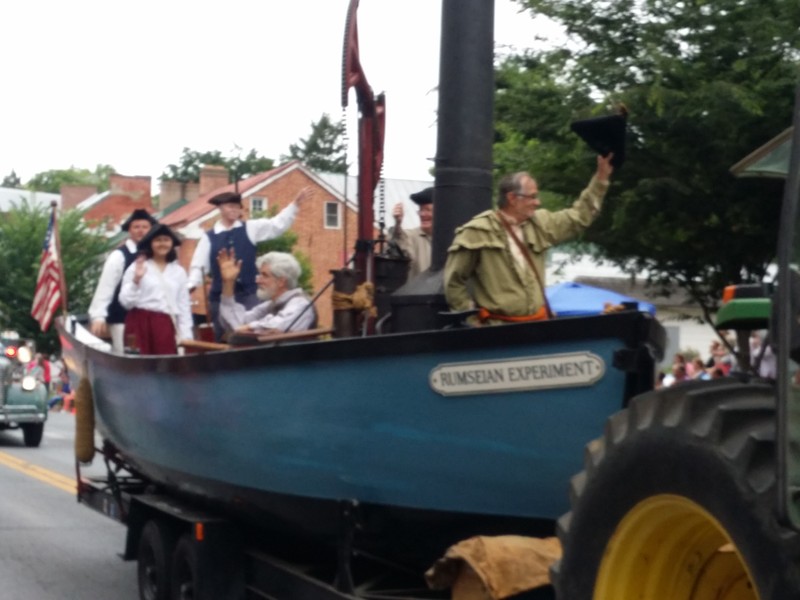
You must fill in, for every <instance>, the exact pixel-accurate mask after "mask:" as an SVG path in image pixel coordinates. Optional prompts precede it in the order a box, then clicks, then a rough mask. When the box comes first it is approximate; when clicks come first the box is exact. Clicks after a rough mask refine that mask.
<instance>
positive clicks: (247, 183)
mask: <svg viewBox="0 0 800 600" xmlns="http://www.w3.org/2000/svg"><path fill="white" fill-rule="evenodd" d="M297 169H300V170H302V171H303V173H304V174H305V175H306V176H308V177H309V178H310V179H311V180H313V181H314V182H316V183H317V184H318V185H319V186H320V187H322V188H323V189H325V190H327V191H328V193H330V194H331V196H333V197H334V198H335V199H337V200H339V201H340V202H345V196H346V205H347V206H348V207H349V208H350V209H351V210H353V211H358V177H357V176H354V175H351V176H348V177H345V176H344V175H343V174H340V173H316V172H314V171H312V170H310V169H309V168H308V167H306V166H305V165H303V164H302V163H301V162H299V161H296V160H294V161H291V162H288V163H286V164H284V165H281V166H279V167H276V168H274V169H271V170H269V171H265V172H263V173H258V174H257V175H253V176H252V177H248V178H247V179H243V180H241V181H240V182H239V184H238V192H239V193H240V194H241V195H242V196H244V197H245V198H247V197H249V196H252V195H254V194H255V193H257V192H258V190H260V189H261V188H263V187H264V186H266V185H268V184H269V183H271V182H273V181H275V180H276V179H278V178H279V177H283V176H284V175H287V174H288V173H290V172H292V171H294V170H297ZM431 185H433V183H432V182H431V181H414V180H405V179H386V180H382V181H381V182H380V183H379V184H378V187H377V189H376V190H375V216H376V220H377V219H378V218H379V209H380V205H381V198H383V202H384V210H385V215H386V220H387V225H391V223H388V219H389V215H391V211H392V207H393V206H394V204H395V203H397V202H403V204H404V206H405V207H406V209H405V219H404V226H405V227H406V228H411V227H417V226H418V225H419V217H418V216H417V208H418V207H417V205H416V204H414V203H413V202H412V201H411V200H410V199H409V196H410V195H411V194H412V193H414V192H418V191H420V190H422V189H424V188H426V187H428V186H431ZM232 191H234V185H233V184H228V185H225V186H222V187H218V188H216V189H214V190H212V191H211V192H209V193H207V194H203V195H202V196H199V197H198V198H196V199H194V200H192V201H191V202H187V203H185V204H184V205H182V206H178V207H176V208H174V209H173V208H172V205H171V206H170V207H168V208H167V210H165V211H164V214H163V215H162V217H161V222H162V223H165V224H167V225H169V226H171V227H177V228H181V229H185V230H184V233H186V234H187V235H188V236H189V237H191V236H192V233H193V230H194V229H196V228H199V224H200V223H201V222H203V221H205V220H206V219H208V218H209V217H210V216H212V215H213V214H214V213H215V212H217V210H218V209H217V208H216V207H215V206H213V205H211V204H209V203H208V200H209V199H211V198H213V197H214V196H216V195H217V194H221V193H223V192H232ZM187 230H188V231H187Z"/></svg>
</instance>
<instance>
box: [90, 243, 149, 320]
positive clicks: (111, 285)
mask: <svg viewBox="0 0 800 600" xmlns="http://www.w3.org/2000/svg"><path fill="white" fill-rule="evenodd" d="M125 246H127V248H128V250H129V251H130V252H132V253H133V254H136V250H137V247H136V242H134V241H132V240H131V239H130V238H129V239H127V240H125ZM124 272H125V255H124V254H123V253H122V250H120V249H119V248H116V249H114V250H112V251H111V252H110V253H109V255H108V258H106V262H105V264H104V265H103V271H102V272H101V273H100V279H98V281H97V287H96V288H95V290H94V296H93V297H92V303H91V305H89V319H91V320H92V321H97V320H102V321H105V320H106V317H107V316H108V305H109V304H111V301H112V300H113V299H114V290H116V289H117V286H118V285H119V282H120V281H122V274H123V273H124Z"/></svg>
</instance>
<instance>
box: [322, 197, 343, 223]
mask: <svg viewBox="0 0 800 600" xmlns="http://www.w3.org/2000/svg"><path fill="white" fill-rule="evenodd" d="M340 221H341V217H340V207H339V203H338V202H326V203H325V229H339V228H340V227H341V225H340Z"/></svg>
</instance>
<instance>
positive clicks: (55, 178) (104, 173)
mask: <svg viewBox="0 0 800 600" xmlns="http://www.w3.org/2000/svg"><path fill="white" fill-rule="evenodd" d="M114 173H116V170H115V169H114V167H112V166H111V165H97V166H96V167H95V169H94V171H90V170H89V169H78V168H76V167H70V168H69V169H52V170H50V171H42V172H41V173H37V174H36V175H34V176H33V177H31V178H30V180H28V182H27V183H26V184H25V188H26V189H29V190H32V191H35V192H49V193H51V194H59V193H61V186H62V185H91V186H94V187H96V188H97V191H98V192H103V191H105V190H107V189H108V188H109V177H110V176H111V175H113V174H114Z"/></svg>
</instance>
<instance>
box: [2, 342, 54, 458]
mask: <svg viewBox="0 0 800 600" xmlns="http://www.w3.org/2000/svg"><path fill="white" fill-rule="evenodd" d="M31 360H33V350H32V347H31V346H30V345H28V344H26V343H24V342H23V340H20V339H19V337H18V336H15V335H13V333H12V332H3V334H2V335H1V336H0V430H3V429H21V430H22V437H23V440H24V441H25V445H26V446H28V447H30V448H35V447H38V446H39V444H41V442H42V435H43V434H44V424H45V421H47V387H46V386H45V385H44V383H42V382H41V381H39V380H37V379H36V377H34V376H33V375H32V374H29V373H28V369H27V367H28V364H29V363H30V362H31Z"/></svg>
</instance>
